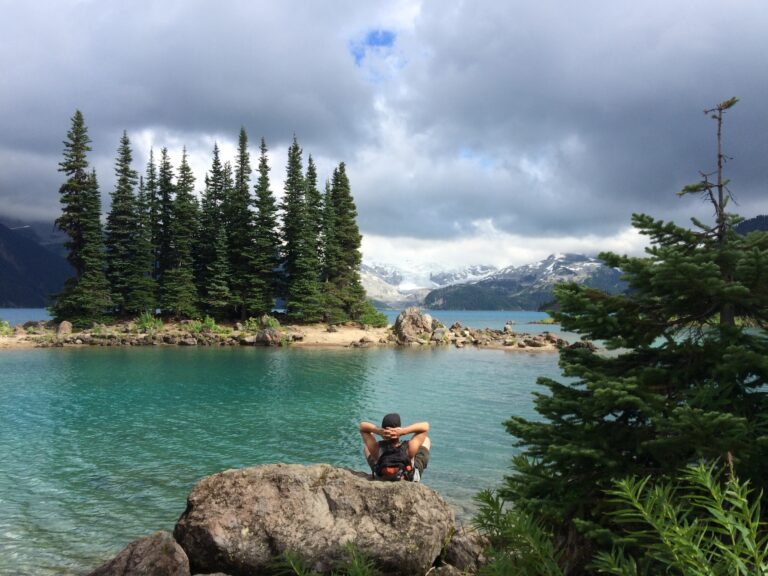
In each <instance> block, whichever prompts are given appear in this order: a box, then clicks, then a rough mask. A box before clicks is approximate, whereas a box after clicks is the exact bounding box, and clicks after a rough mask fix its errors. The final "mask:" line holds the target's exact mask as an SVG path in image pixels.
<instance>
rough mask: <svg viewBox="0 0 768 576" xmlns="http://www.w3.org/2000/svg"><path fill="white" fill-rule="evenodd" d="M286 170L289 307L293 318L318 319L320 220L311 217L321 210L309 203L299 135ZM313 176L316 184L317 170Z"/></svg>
mask: <svg viewBox="0 0 768 576" xmlns="http://www.w3.org/2000/svg"><path fill="white" fill-rule="evenodd" d="M313 166H314V165H313ZM286 172H287V174H286V181H285V196H284V198H283V240H284V242H285V246H284V253H285V260H284V262H285V264H284V269H285V274H286V310H287V312H288V316H289V317H290V318H292V319H294V320H297V321H300V322H318V321H320V320H322V319H323V317H324V310H323V308H324V306H323V299H322V292H321V288H320V273H321V270H320V260H319V255H318V252H317V248H318V241H317V232H316V231H317V226H318V223H317V221H313V220H311V219H310V218H311V216H316V215H317V216H319V214H316V213H315V212H314V210H313V211H311V210H310V207H309V205H308V203H307V187H306V186H307V183H306V179H305V177H304V174H303V173H302V161H301V148H299V144H298V142H297V140H296V137H294V138H293V144H292V145H291V147H290V148H289V149H288V165H287V168H286ZM314 179H315V184H313V185H314V186H315V187H316V180H317V175H316V174H315V175H314Z"/></svg>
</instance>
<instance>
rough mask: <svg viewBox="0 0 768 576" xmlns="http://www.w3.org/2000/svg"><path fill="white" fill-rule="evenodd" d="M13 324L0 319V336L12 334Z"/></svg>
mask: <svg viewBox="0 0 768 576" xmlns="http://www.w3.org/2000/svg"><path fill="white" fill-rule="evenodd" d="M12 335H13V326H11V323H10V322H8V320H0V336H12Z"/></svg>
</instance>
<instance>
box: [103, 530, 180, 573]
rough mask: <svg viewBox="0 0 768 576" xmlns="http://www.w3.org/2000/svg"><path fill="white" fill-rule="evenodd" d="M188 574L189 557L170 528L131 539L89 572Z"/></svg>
mask: <svg viewBox="0 0 768 576" xmlns="http://www.w3.org/2000/svg"><path fill="white" fill-rule="evenodd" d="M147 574H151V575H152V576H189V574H190V571H189V560H187V555H186V554H185V553H184V550H182V548H181V546H179V545H178V544H177V543H176V541H175V540H174V539H173V536H172V535H171V534H170V533H169V532H155V533H154V534H152V535H151V536H147V537H146V538H142V539H141V540H136V541H135V542H131V543H130V544H129V545H128V546H126V547H125V548H124V549H123V551H122V552H120V554H118V555H117V556H115V557H114V558H113V559H112V560H110V561H109V562H106V563H105V564H103V565H101V566H99V567H98V568H96V570H94V571H93V572H91V573H90V574H89V575H88V576H118V575H119V576H146V575H147Z"/></svg>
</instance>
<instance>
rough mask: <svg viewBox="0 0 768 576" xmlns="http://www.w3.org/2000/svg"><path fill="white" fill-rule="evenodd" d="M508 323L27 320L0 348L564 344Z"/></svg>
mask: <svg viewBox="0 0 768 576" xmlns="http://www.w3.org/2000/svg"><path fill="white" fill-rule="evenodd" d="M514 328H515V327H514V325H513V324H509V323H508V324H506V325H505V326H504V329H503V330H494V329H490V328H482V329H478V328H471V327H465V326H462V325H461V324H459V323H458V322H457V323H454V324H453V325H452V326H450V327H446V326H445V325H444V324H443V323H441V322H440V321H439V320H437V319H435V318H432V317H431V316H430V315H429V314H425V313H423V312H422V311H420V310H419V309H418V308H408V309H406V310H404V311H402V312H401V313H400V315H399V316H398V317H397V319H396V321H395V323H394V325H392V326H388V327H384V328H374V327H371V326H366V325H361V324H358V323H354V322H348V323H345V324H340V325H328V324H311V325H291V324H287V325H280V324H279V323H278V322H276V321H274V319H273V318H272V317H264V318H262V319H259V322H257V323H255V324H248V323H236V324H234V325H231V326H229V325H221V326H218V325H215V324H214V325H206V324H204V323H201V322H200V321H194V320H182V321H180V322H166V323H159V324H158V326H156V327H153V328H146V327H142V326H140V325H138V324H137V323H136V322H121V323H117V324H112V325H102V324H96V325H94V326H93V327H91V328H89V329H85V330H79V331H76V330H74V329H73V327H72V324H71V323H70V322H67V321H64V322H61V323H59V324H55V323H53V322H27V323H25V324H23V325H17V326H16V327H15V328H14V329H13V332H12V333H11V334H9V335H7V336H0V349H2V348H6V349H8V348H50V347H84V346H268V347H273V346H295V347H348V348H368V347H373V346H406V347H411V348H419V347H429V346H448V345H450V346H455V347H457V348H463V347H465V346H474V347H482V348H491V349H503V350H508V351H525V352H553V351H557V350H558V349H560V348H563V347H566V346H585V345H587V346H591V344H589V343H586V344H585V343H583V342H576V343H574V344H569V343H568V342H567V341H565V340H564V339H562V338H560V337H559V336H557V335H556V334H554V333H551V332H549V331H544V332H542V333H540V334H529V333H524V332H516V331H515V329H514Z"/></svg>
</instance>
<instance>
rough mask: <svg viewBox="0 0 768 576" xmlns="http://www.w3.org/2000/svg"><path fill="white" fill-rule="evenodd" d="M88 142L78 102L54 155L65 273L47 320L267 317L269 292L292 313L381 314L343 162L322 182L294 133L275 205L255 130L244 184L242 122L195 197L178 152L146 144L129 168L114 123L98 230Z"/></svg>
mask: <svg viewBox="0 0 768 576" xmlns="http://www.w3.org/2000/svg"><path fill="white" fill-rule="evenodd" d="M90 142H91V141H90V138H89V136H88V130H87V127H86V125H85V120H84V118H83V115H82V113H81V112H80V111H79V110H78V111H76V112H75V114H74V116H73V117H72V125H71V128H70V130H69V132H68V133H67V139H66V140H65V141H64V154H63V159H62V161H61V162H60V164H59V170H60V171H61V172H63V173H64V175H65V177H66V181H65V182H64V183H63V184H62V186H61V188H60V201H61V205H62V212H61V216H60V217H59V218H58V219H57V220H56V224H57V225H58V227H59V228H60V229H61V230H63V231H64V232H66V233H67V235H68V236H69V241H68V242H67V245H66V247H67V249H68V260H69V262H70V264H71V265H72V268H73V270H74V276H73V277H71V278H70V279H69V280H67V282H66V284H65V286H64V289H63V290H62V291H61V292H60V293H59V294H57V295H55V297H54V302H53V305H52V306H51V312H52V315H53V316H54V319H55V321H56V322H61V321H64V320H66V321H68V322H71V323H72V324H73V325H74V326H75V327H87V326H91V325H93V323H94V322H96V323H104V322H115V321H121V320H126V319H131V318H142V317H143V318H144V321H145V322H147V321H148V318H154V317H155V316H157V317H159V318H164V319H174V320H191V319H196V318H206V317H207V318H211V319H213V320H214V321H235V320H239V321H241V322H244V321H246V320H247V319H249V318H258V317H261V316H264V315H269V314H271V313H272V311H273V309H274V307H275V305H276V303H277V302H278V301H279V302H280V303H281V304H282V305H283V308H284V310H285V317H286V318H287V319H289V320H290V321H291V322H295V323H302V324H307V323H313V322H321V321H322V322H326V323H329V324H340V323H344V322H348V321H351V322H358V323H361V324H367V325H372V326H381V325H386V318H384V317H383V315H381V314H380V313H379V312H377V311H376V310H375V308H374V307H373V306H372V305H371V304H370V303H369V302H368V301H367V300H366V296H365V291H364V290H363V287H362V285H361V283H360V274H359V268H360V262H361V253H360V242H361V235H360V231H359V229H358V226H357V221H356V218H357V210H356V207H355V202H354V199H353V197H352V192H351V188H350V183H349V178H348V176H347V173H346V167H345V164H344V163H343V162H341V163H340V164H338V166H337V167H336V168H335V169H334V170H333V174H332V176H331V178H329V179H328V180H326V181H325V185H324V190H323V191H322V192H321V191H320V189H319V186H320V182H319V181H318V174H317V167H316V166H315V163H314V161H313V159H312V156H311V155H310V156H308V158H307V163H306V168H305V167H304V161H303V157H302V156H303V151H302V149H301V147H300V146H299V143H298V141H297V139H296V137H295V136H294V139H293V142H292V144H291V146H290V148H289V150H288V162H287V167H286V178H285V190H284V194H283V197H282V202H281V203H279V204H278V202H277V200H276V198H275V196H274V194H273V192H272V190H271V188H270V176H269V172H270V166H269V164H268V157H267V152H268V149H267V145H266V143H265V141H264V139H263V138H262V140H261V143H260V146H259V158H258V162H257V167H256V170H257V174H258V175H257V177H256V178H255V182H253V183H252V173H253V169H252V167H251V157H250V151H249V148H248V136H247V134H246V131H245V129H244V128H242V129H241V130H240V134H239V138H238V148H237V154H236V157H235V159H234V163H233V164H232V163H230V162H228V161H224V160H222V158H221V155H220V150H219V147H218V145H214V147H213V151H212V159H211V167H210V170H209V171H208V173H207V174H206V176H205V183H204V188H203V191H202V194H201V196H200V200H199V201H198V198H197V194H196V190H195V177H194V175H193V173H192V170H191V168H190V165H189V162H188V157H187V153H186V150H184V152H183V153H182V157H181V162H180V164H179V166H178V167H177V168H174V166H173V165H172V163H171V161H170V158H169V152H168V150H167V149H166V148H163V149H162V150H161V151H160V158H159V159H158V160H156V159H155V155H154V152H153V151H152V152H150V157H149V161H148V163H147V166H146V171H145V174H144V175H142V176H140V175H139V174H138V172H137V171H136V170H135V169H134V168H133V166H132V161H133V156H132V149H131V143H130V140H129V137H128V135H127V133H125V132H124V133H123V135H122V137H121V139H120V142H119V146H118V149H117V157H116V159H115V176H116V178H115V187H114V190H113V191H112V192H111V207H110V210H109V213H108V214H107V217H106V225H105V226H103V227H102V221H101V216H102V214H101V195H100V190H99V184H98V180H97V177H96V172H95V170H92V169H90V168H89V163H88V156H87V154H88V152H89V151H90V150H91V148H90Z"/></svg>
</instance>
